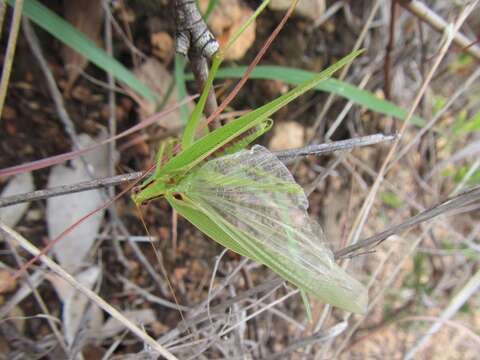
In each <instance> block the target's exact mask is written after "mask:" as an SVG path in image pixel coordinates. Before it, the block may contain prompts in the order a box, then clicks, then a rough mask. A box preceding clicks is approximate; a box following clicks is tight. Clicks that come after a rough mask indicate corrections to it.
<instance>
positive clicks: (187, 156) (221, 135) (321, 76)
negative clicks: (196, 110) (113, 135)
mask: <svg viewBox="0 0 480 360" xmlns="http://www.w3.org/2000/svg"><path fill="white" fill-rule="evenodd" d="M362 52H363V50H359V51H354V52H352V53H350V54H349V55H347V56H345V57H344V58H342V59H340V60H339V61H337V62H336V63H335V64H333V65H331V66H330V67H328V68H327V69H325V70H323V71H322V72H321V73H318V74H315V76H313V77H312V78H310V80H308V81H307V82H305V83H303V84H301V85H298V86H297V87H295V88H293V89H292V90H290V91H289V92H288V93H286V94H284V95H282V96H280V97H278V98H276V99H275V100H273V101H271V102H269V103H268V104H266V105H263V106H261V107H259V108H258V109H255V110H253V111H251V112H249V113H248V114H246V115H243V116H241V117H240V118H238V119H237V120H235V121H232V122H230V123H228V124H227V125H225V126H222V127H221V128H219V129H216V130H215V131H213V132H211V133H209V134H208V135H205V136H204V137H202V138H201V139H199V140H197V141H196V142H195V143H194V144H193V145H192V146H190V147H189V148H187V149H185V150H184V151H182V152H181V153H180V154H178V155H177V156H176V157H174V158H173V159H172V160H170V161H169V162H168V164H166V165H165V167H164V168H163V171H164V172H165V173H168V172H175V171H187V170H189V169H190V168H192V167H193V166H195V165H196V164H198V163H199V162H201V161H202V160H204V159H205V158H207V157H208V156H209V155H210V154H212V153H213V152H215V151H216V150H217V149H218V148H219V147H221V146H223V145H225V144H227V143H228V142H230V141H231V140H232V139H234V138H236V137H237V136H238V135H240V134H243V133H244V132H245V131H247V130H249V129H251V128H252V127H254V126H256V125H257V124H259V123H260V122H262V121H264V120H266V119H267V118H269V117H270V116H271V115H272V114H273V113H275V112H276V111H278V110H279V109H280V108H282V107H284V106H285V105H287V104H288V103H289V102H291V101H293V100H294V99H296V98H297V97H299V96H300V95H302V94H303V93H305V92H306V91H308V90H310V89H312V88H313V87H315V86H317V85H318V84H319V83H320V82H321V81H324V80H325V79H328V78H329V77H330V76H332V75H333V74H334V73H335V72H336V71H337V70H339V69H340V68H342V67H343V66H345V65H346V64H348V63H350V62H351V61H353V59H355V58H356V57H357V56H358V55H360V54H361V53H362Z"/></svg>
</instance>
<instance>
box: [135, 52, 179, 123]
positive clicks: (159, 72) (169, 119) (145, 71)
mask: <svg viewBox="0 0 480 360" xmlns="http://www.w3.org/2000/svg"><path fill="white" fill-rule="evenodd" d="M134 73H135V75H136V76H137V78H138V80H140V81H141V82H143V83H144V84H145V85H147V86H148V87H149V88H150V89H152V90H153V91H154V92H155V94H156V95H158V98H159V99H163V98H164V97H165V96H166V95H167V91H168V88H169V87H170V84H171V83H172V76H171V75H170V73H169V72H168V70H167V69H166V68H165V66H164V65H163V64H162V63H161V62H159V61H158V60H156V59H155V58H149V59H148V60H147V61H145V62H144V63H143V64H142V65H141V66H139V67H138V68H136V69H135V70H134ZM177 102H178V92H177V89H176V88H174V89H173V90H172V94H171V96H170V99H169V101H168V104H167V105H166V107H167V108H168V106H169V105H170V104H175V103H177ZM154 112H155V107H154V106H153V105H151V107H149V108H147V107H142V108H141V109H140V115H141V117H142V118H144V117H147V116H150V115H152V114H153V113H154ZM159 124H160V125H161V126H163V127H165V128H167V129H172V130H173V129H177V128H179V127H181V126H182V120H181V117H180V110H179V109H178V110H177V111H173V112H171V113H170V114H168V115H166V116H164V117H162V119H161V120H160V121H159Z"/></svg>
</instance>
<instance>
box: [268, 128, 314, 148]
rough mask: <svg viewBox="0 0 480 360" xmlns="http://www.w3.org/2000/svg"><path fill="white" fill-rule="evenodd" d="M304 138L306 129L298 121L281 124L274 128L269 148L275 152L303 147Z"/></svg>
mask: <svg viewBox="0 0 480 360" xmlns="http://www.w3.org/2000/svg"><path fill="white" fill-rule="evenodd" d="M304 137H305V128H304V127H303V126H302V125H300V124H299V123H297V122H296V121H287V122H281V123H278V124H276V125H275V126H274V131H273V137H272V140H270V145H269V148H270V150H272V151H275V150H287V149H294V148H298V147H302V146H303V141H304Z"/></svg>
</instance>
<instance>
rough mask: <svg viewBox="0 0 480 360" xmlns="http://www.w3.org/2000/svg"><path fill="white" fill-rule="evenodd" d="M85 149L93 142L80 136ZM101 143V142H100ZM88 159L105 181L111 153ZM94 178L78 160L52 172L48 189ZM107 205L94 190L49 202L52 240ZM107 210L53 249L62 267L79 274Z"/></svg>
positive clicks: (98, 153)
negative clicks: (86, 215) (85, 216)
mask: <svg viewBox="0 0 480 360" xmlns="http://www.w3.org/2000/svg"><path fill="white" fill-rule="evenodd" d="M79 140H80V142H81V143H82V147H84V146H88V144H91V143H92V142H93V140H92V139H91V138H90V137H89V136H88V135H85V134H82V135H80V136H79ZM97 141H98V140H97ZM84 159H85V160H86V162H87V163H88V164H90V165H91V167H92V168H93V172H94V174H95V177H105V176H107V173H108V170H107V169H108V161H109V160H108V151H107V147H106V146H103V147H100V148H98V149H97V150H95V151H92V152H90V153H87V154H86V155H84ZM89 179H90V177H89V175H88V173H87V170H86V169H85V166H84V163H83V162H82V160H81V159H74V160H72V162H71V165H70V166H67V165H57V166H55V167H53V168H52V170H51V172H50V176H49V179H48V186H47V187H56V186H61V185H68V184H75V183H78V182H81V181H85V180H89ZM103 203H104V199H103V197H102V196H101V192H100V190H91V191H85V192H80V193H75V194H68V195H64V196H58V197H52V198H49V199H48V200H47V227H48V235H49V237H50V239H55V238H56V237H57V236H58V235H60V234H61V233H62V232H63V231H64V230H65V229H66V227H67V226H69V225H71V224H73V223H74V222H75V221H77V220H78V219H80V218H81V217H82V216H84V215H85V214H88V213H89V212H91V211H93V210H95V209H96V208H98V207H99V206H101V205H102V204H103ZM104 212H105V210H101V211H98V212H96V213H95V214H94V215H92V216H91V217H89V218H88V219H86V220H85V221H84V222H82V223H81V224H80V225H78V226H77V227H75V229H73V230H72V231H71V232H70V233H69V234H67V235H65V236H64V237H63V239H62V240H61V241H59V242H58V243H57V244H56V245H55V246H54V248H53V252H54V254H55V256H56V257H57V259H58V261H59V263H60V264H61V265H62V267H64V268H65V269H66V270H67V271H71V272H75V270H77V269H78V268H79V267H80V266H81V265H82V264H83V262H84V261H85V258H86V256H87V255H88V253H89V251H90V248H91V247H92V245H93V243H94V241H95V238H96V237H97V234H98V231H99V228H100V224H101V222H102V219H103V215H104Z"/></svg>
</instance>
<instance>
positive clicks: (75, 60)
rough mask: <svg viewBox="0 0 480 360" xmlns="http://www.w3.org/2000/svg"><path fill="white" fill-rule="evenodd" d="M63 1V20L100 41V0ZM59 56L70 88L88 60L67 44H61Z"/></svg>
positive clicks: (101, 14) (95, 40)
mask: <svg viewBox="0 0 480 360" xmlns="http://www.w3.org/2000/svg"><path fill="white" fill-rule="evenodd" d="M63 3H64V16H65V20H67V21H68V22H69V23H70V24H71V25H73V26H74V27H75V28H76V29H77V30H79V31H81V32H82V33H84V34H85V35H87V36H88V37H89V38H90V39H91V40H92V41H94V42H95V43H97V44H99V43H101V37H100V31H101V26H102V19H103V10H102V3H101V1H99V0H83V1H64V2H63ZM61 56H62V59H63V62H64V63H65V66H66V68H67V72H68V83H67V89H70V87H71V86H72V84H73V83H74V82H75V80H76V79H77V78H78V75H80V72H81V71H82V70H83V69H84V68H85V67H86V66H87V64H88V60H87V59H86V58H84V57H83V56H82V55H80V54H79V53H78V52H76V51H75V50H73V49H72V48H71V47H69V46H68V45H64V46H63V48H62V51H61Z"/></svg>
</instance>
